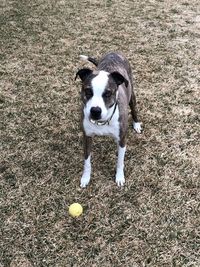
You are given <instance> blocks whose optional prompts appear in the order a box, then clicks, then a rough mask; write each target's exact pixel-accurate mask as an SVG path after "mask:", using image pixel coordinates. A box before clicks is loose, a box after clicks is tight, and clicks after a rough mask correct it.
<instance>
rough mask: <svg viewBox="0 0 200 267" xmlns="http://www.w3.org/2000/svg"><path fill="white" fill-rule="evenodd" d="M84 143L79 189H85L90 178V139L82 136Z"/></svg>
mask: <svg viewBox="0 0 200 267" xmlns="http://www.w3.org/2000/svg"><path fill="white" fill-rule="evenodd" d="M83 142H84V159H85V161H84V169H83V175H82V177H81V187H82V188H84V187H86V186H87V185H88V184H89V182H90V176H91V146H92V138H91V137H90V136H86V135H85V134H84V136H83Z"/></svg>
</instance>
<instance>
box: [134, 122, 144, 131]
mask: <svg viewBox="0 0 200 267" xmlns="http://www.w3.org/2000/svg"><path fill="white" fill-rule="evenodd" d="M133 129H134V130H135V131H136V132H137V133H142V126H141V123H140V122H133Z"/></svg>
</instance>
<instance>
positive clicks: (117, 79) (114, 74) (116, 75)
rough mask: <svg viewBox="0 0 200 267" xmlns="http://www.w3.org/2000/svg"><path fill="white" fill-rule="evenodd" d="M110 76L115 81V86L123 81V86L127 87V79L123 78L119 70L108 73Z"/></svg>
mask: <svg viewBox="0 0 200 267" xmlns="http://www.w3.org/2000/svg"><path fill="white" fill-rule="evenodd" d="M110 76H111V77H112V78H113V80H114V81H115V82H116V84H117V86H119V85H120V84H122V83H125V86H126V87H128V81H127V79H125V78H124V76H122V75H121V74H120V73H119V72H117V71H114V72H112V73H111V74H110Z"/></svg>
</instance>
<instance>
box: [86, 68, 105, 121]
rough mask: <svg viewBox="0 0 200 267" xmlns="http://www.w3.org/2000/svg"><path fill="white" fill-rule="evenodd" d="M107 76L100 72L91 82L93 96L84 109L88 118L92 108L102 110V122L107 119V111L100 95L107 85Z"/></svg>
mask: <svg viewBox="0 0 200 267" xmlns="http://www.w3.org/2000/svg"><path fill="white" fill-rule="evenodd" d="M108 75H109V73H108V72H106V71H103V70H102V71H100V72H99V74H98V75H97V76H96V77H95V78H94V79H93V80H92V82H91V84H92V90H93V96H92V98H91V99H90V100H89V101H88V102H87V104H86V107H85V109H84V112H85V115H86V116H87V117H89V116H90V110H91V108H92V107H99V108H101V110H102V113H101V119H102V120H105V119H107V113H108V110H107V108H106V106H105V103H104V100H103V97H102V95H103V92H104V90H105V88H106V85H107V84H108V80H109V77H108Z"/></svg>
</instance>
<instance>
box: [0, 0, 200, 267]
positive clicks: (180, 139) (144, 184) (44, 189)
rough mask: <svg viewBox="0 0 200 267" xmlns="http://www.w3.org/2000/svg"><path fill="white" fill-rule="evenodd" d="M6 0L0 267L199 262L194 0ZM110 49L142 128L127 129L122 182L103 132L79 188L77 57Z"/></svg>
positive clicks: (191, 266)
mask: <svg viewBox="0 0 200 267" xmlns="http://www.w3.org/2000/svg"><path fill="white" fill-rule="evenodd" d="M0 6H1V11H0V12H1V19H0V21H1V31H0V42H1V46H0V47H1V55H0V58H1V69H0V75H1V81H0V120H1V124H0V127H1V129H0V135H1V137H0V140H1V154H0V179H1V182H0V213H1V216H0V266H1V267H7V266H10V267H19V266H20V267H32V266H37V267H46V266H52V267H66V266H94V267H95V266H131V267H142V266H145V267H146V266H152V267H161V266H162V267H165V266H166V267H169V266H173V267H176V266H180V267H198V266H200V257H199V251H200V228H199V224H200V220H199V203H200V202H199V201H200V194H199V192H200V191H199V176H200V175H199V150H200V147H199V82H200V80H199V63H200V55H199V48H200V47H199V38H200V26H199V18H200V16H199V10H198V6H199V4H198V1H196V0H192V1H190V2H189V3H187V2H186V1H183V0H181V1H172V0H168V1H150V0H147V1H131V0H125V1H115V0H110V1H106V0H104V1H103V0H101V1H97V0H93V1H91V0H90V1H89V0H83V1H75V0H68V1H65V0H60V1H53V0H44V1H40V0H36V1H25V0H22V1H17V0H12V1H11V0H9V1H6V0H2V1H1V3H0ZM111 50H120V51H122V52H123V53H124V54H125V55H126V56H127V58H129V60H130V62H131V65H132V67H133V70H134V74H135V87H136V93H137V101H138V108H139V114H140V118H141V121H142V122H143V125H144V133H143V134H142V135H136V134H135V133H133V131H132V130H131V127H130V128H129V132H128V147H127V154H126V161H125V166H126V186H125V187H124V188H123V189H119V188H117V187H116V185H115V183H114V181H113V177H114V173H115V170H114V169H115V162H116V149H115V144H114V142H113V141H112V139H109V138H99V137H97V138H96V139H95V146H94V149H93V173H92V181H91V184H90V186H89V187H88V188H87V189H85V190H82V189H80V188H79V181H80V177H81V173H82V168H83V155H82V133H81V128H80V94H79V92H80V85H79V83H78V82H74V76H75V73H76V71H77V69H78V68H81V67H82V66H91V65H90V64H85V63H83V62H80V61H79V59H78V56H79V54H86V55H91V56H97V57H98V56H100V55H102V54H103V53H105V52H107V51H111ZM130 125H131V121H130ZM108 154H109V156H108ZM73 202H80V203H81V204H82V205H83V207H84V214H83V216H81V217H80V218H78V219H75V220H74V219H72V218H70V217H69V216H68V213H67V209H68V206H69V205H70V204H71V203H73Z"/></svg>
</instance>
